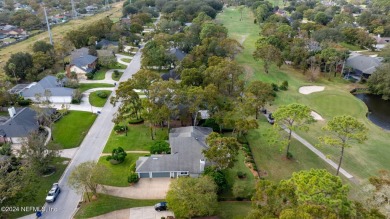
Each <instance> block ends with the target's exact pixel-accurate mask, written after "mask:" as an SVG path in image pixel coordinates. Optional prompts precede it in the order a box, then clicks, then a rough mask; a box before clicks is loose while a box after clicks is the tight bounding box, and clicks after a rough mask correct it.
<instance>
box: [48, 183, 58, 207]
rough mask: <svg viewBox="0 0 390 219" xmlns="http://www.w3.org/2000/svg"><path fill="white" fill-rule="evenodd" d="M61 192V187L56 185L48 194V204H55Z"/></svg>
mask: <svg viewBox="0 0 390 219" xmlns="http://www.w3.org/2000/svg"><path fill="white" fill-rule="evenodd" d="M60 192H61V189H60V186H59V185H58V183H54V184H53V186H52V187H51V189H50V191H49V192H48V193H47V196H46V202H55V201H56V199H57V197H58V195H59V194H60Z"/></svg>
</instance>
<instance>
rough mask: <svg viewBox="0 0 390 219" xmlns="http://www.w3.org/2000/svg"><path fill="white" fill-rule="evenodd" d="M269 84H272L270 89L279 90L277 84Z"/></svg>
mask: <svg viewBox="0 0 390 219" xmlns="http://www.w3.org/2000/svg"><path fill="white" fill-rule="evenodd" d="M271 86H272V89H273V90H274V91H278V90H279V86H278V85H277V84H275V83H272V84H271Z"/></svg>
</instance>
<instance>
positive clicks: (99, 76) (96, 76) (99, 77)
mask: <svg viewBox="0 0 390 219" xmlns="http://www.w3.org/2000/svg"><path fill="white" fill-rule="evenodd" d="M107 71H108V69H107V68H102V69H99V71H97V72H95V73H94V74H93V79H92V80H104V78H105V77H106V72H107Z"/></svg>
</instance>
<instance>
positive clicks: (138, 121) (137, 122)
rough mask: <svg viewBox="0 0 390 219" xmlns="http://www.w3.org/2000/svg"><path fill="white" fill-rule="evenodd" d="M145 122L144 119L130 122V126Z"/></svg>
mask: <svg viewBox="0 0 390 219" xmlns="http://www.w3.org/2000/svg"><path fill="white" fill-rule="evenodd" d="M143 122H144V119H142V118H139V119H131V120H129V124H141V123H143Z"/></svg>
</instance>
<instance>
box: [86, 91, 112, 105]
mask: <svg viewBox="0 0 390 219" xmlns="http://www.w3.org/2000/svg"><path fill="white" fill-rule="evenodd" d="M99 92H101V93H105V94H107V97H106V98H101V97H99V96H98V93H99ZM110 94H111V91H109V90H100V91H95V92H92V93H90V94H89V103H90V104H91V105H92V106H96V107H103V106H104V104H106V102H107V99H108V97H109V96H110Z"/></svg>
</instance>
